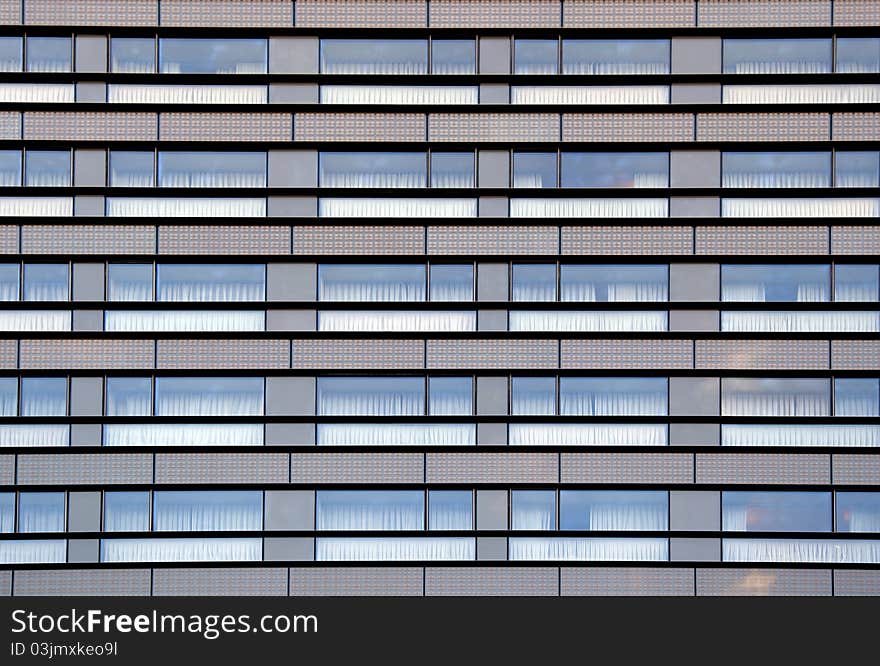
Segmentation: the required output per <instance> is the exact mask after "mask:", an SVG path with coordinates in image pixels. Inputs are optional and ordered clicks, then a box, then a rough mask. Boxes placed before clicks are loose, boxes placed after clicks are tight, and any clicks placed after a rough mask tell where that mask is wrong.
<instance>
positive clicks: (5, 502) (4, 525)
mask: <svg viewBox="0 0 880 666" xmlns="http://www.w3.org/2000/svg"><path fill="white" fill-rule="evenodd" d="M14 531H15V493H0V532H3V533H6V532H14Z"/></svg>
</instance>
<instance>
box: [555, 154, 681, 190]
mask: <svg viewBox="0 0 880 666" xmlns="http://www.w3.org/2000/svg"><path fill="white" fill-rule="evenodd" d="M668 186H669V154H668V153H562V187H668Z"/></svg>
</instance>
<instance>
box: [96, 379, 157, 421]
mask: <svg viewBox="0 0 880 666" xmlns="http://www.w3.org/2000/svg"><path fill="white" fill-rule="evenodd" d="M151 384H152V382H151V381H150V378H149V377H107V416H151V415H152V413H153V409H152V405H153V400H152V392H151Z"/></svg>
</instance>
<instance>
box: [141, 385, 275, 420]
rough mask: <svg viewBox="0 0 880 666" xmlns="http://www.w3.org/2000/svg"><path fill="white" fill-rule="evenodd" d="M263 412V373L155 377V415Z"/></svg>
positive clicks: (249, 413) (248, 414) (228, 414)
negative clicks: (256, 374) (231, 375)
mask: <svg viewBox="0 0 880 666" xmlns="http://www.w3.org/2000/svg"><path fill="white" fill-rule="evenodd" d="M262 414H263V379H262V377H206V378H190V377H157V378H156V416H262Z"/></svg>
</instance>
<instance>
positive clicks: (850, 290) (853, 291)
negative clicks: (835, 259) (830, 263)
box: [834, 264, 880, 302]
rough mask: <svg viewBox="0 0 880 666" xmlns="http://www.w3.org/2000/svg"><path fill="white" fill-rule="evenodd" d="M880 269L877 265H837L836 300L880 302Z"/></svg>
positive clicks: (835, 271) (835, 270)
mask: <svg viewBox="0 0 880 666" xmlns="http://www.w3.org/2000/svg"><path fill="white" fill-rule="evenodd" d="M878 269H880V267H878V266H877V264H837V265H836V266H835V267H834V300H835V301H848V302H866V301H868V302H870V301H877V300H880V270H878Z"/></svg>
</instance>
